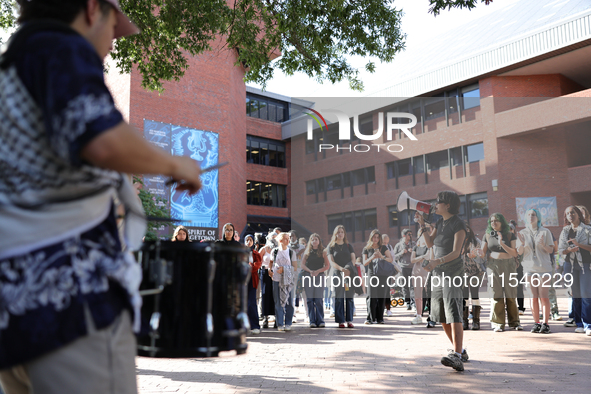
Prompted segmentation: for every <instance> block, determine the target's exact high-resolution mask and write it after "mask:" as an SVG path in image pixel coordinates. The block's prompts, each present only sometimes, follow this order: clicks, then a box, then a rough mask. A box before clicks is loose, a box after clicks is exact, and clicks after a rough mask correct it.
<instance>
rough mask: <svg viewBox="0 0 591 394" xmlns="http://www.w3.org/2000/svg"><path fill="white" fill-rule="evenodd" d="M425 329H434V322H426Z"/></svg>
mask: <svg viewBox="0 0 591 394" xmlns="http://www.w3.org/2000/svg"><path fill="white" fill-rule="evenodd" d="M427 328H435V322H434V321H431V320H429V321H428V322H427Z"/></svg>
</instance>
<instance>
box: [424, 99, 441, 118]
mask: <svg viewBox="0 0 591 394" xmlns="http://www.w3.org/2000/svg"><path fill="white" fill-rule="evenodd" d="M441 116H445V99H444V98H443V96H441V95H440V96H437V97H433V98H431V99H427V101H426V104H425V119H426V120H429V119H435V118H439V117H441Z"/></svg>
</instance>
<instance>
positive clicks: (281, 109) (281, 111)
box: [277, 104, 286, 122]
mask: <svg viewBox="0 0 591 394" xmlns="http://www.w3.org/2000/svg"><path fill="white" fill-rule="evenodd" d="M285 112H286V106H285V104H277V122H283V120H284V119H285Z"/></svg>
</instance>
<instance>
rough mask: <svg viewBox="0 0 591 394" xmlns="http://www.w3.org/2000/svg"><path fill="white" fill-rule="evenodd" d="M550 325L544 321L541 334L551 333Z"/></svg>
mask: <svg viewBox="0 0 591 394" xmlns="http://www.w3.org/2000/svg"><path fill="white" fill-rule="evenodd" d="M550 332H551V331H550V326H549V325H547V324H546V323H542V328H540V334H550Z"/></svg>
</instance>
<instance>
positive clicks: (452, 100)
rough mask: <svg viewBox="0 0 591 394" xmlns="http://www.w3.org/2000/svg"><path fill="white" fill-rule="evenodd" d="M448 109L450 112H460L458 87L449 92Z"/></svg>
mask: <svg viewBox="0 0 591 394" xmlns="http://www.w3.org/2000/svg"><path fill="white" fill-rule="evenodd" d="M447 110H448V113H450V114H453V113H455V112H458V89H454V90H450V91H449V92H447Z"/></svg>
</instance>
